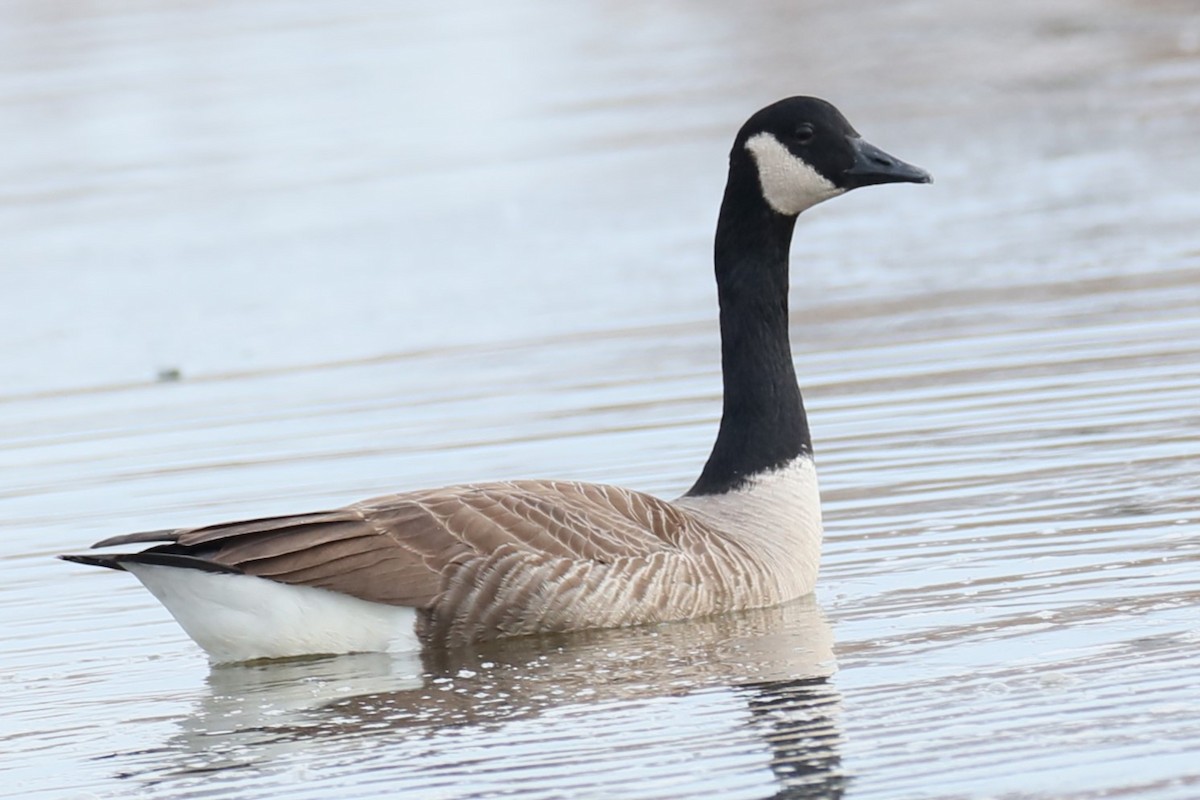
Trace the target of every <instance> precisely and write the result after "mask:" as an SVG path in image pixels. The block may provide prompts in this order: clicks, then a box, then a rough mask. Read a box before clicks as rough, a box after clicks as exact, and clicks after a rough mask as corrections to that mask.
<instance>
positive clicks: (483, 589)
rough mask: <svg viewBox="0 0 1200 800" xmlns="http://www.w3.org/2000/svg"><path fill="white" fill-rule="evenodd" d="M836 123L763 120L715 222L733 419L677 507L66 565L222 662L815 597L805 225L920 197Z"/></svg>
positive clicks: (484, 512)
mask: <svg viewBox="0 0 1200 800" xmlns="http://www.w3.org/2000/svg"><path fill="white" fill-rule="evenodd" d="M928 181H929V177H928V175H927V174H926V173H924V172H923V171H921V170H919V169H917V168H916V167H912V166H910V165H908V164H905V163H904V162H901V161H899V160H897V159H895V158H893V157H891V156H889V155H887V154H886V153H884V152H883V151H881V150H878V149H877V148H875V147H873V146H871V145H869V144H867V143H866V142H864V141H863V140H862V139H861V138H860V137H859V136H858V134H857V133H856V132H855V131H854V129H853V128H852V127H851V126H850V124H849V123H848V122H846V120H845V118H844V117H842V115H841V114H840V113H839V112H838V111H837V110H836V109H835V108H834V107H833V106H831V105H829V104H828V103H826V102H824V101H822V100H818V99H815V98H807V97H793V98H788V99H786V100H781V101H779V102H777V103H775V104H772V105H770V106H768V107H766V108H764V109H762V110H761V111H759V112H758V113H756V114H755V115H753V116H752V117H751V118H750V119H749V120H748V121H747V122H746V124H745V125H744V126H743V127H742V129H741V130H740V131H739V133H738V135H737V137H736V139H735V140H734V145H733V149H732V151H731V154H730V167H729V179H728V182H727V184H726V189H725V197H724V200H723V202H722V205H721V213H720V216H719V220H718V224H717V233H716V244H715V266H716V277H717V285H718V296H719V300H720V307H721V342H722V348H721V358H722V372H723V377H724V400H723V409H722V417H721V424H720V429H719V431H718V434H717V440H716V443H715V445H714V446H713V450H712V454H711V455H710V456H709V459H708V461H707V463H706V464H705V466H704V469H703V471H702V472H701V474H700V477H699V479H698V480H697V481H696V483H695V485H693V487H692V488H691V489H690V490H689V491H688V492H687V494H685V495H684V496H683V497H680V498H678V499H677V500H675V501H672V502H669V501H666V500H662V499H659V498H657V497H653V496H651V495H648V494H644V493H641V492H636V491H632V490H629V489H623V488H617V487H613V486H604V485H597V484H588V483H578V482H570V481H549V480H521V481H510V482H494V483H480V484H467V485H461V486H451V487H445V488H439V489H427V490H419V491H412V492H404V493H400V494H393V495H387V496H384V497H378V498H374V499H371V500H366V501H363V502H360V503H355V504H354V505H350V506H347V507H344V508H341V509H336V510H333V511H326V512H317V513H307V514H297V515H293V516H283V517H273V518H268V519H259V520H250V521H244V522H233V523H226V524H219V525H210V526H205V527H199V528H186V529H180V530H168V531H152V532H148V533H135V534H128V535H125V536H117V537H114V538H111V539H106V540H105V541H102V542H99V543H97V544H96V545H94V547H96V548H107V547H112V546H128V545H133V544H149V545H151V546H150V547H149V548H147V549H143V550H136V551H133V552H122V553H115V554H114V553H86V554H79V555H68V556H63V558H65V559H67V560H70V561H75V562H78V563H84V564H91V565H96V566H103V567H110V568H113V569H118V570H125V571H128V572H131V573H133V574H134V576H135V577H137V578H138V579H139V580H141V582H142V583H143V584H144V585H145V586H146V587H147V588H148V589H149V590H150V591H151V592H152V593H153V594H154V595H155V597H157V598H158V599H159V600H160V601H161V602H162V603H163V605H164V606H166V608H167V609H168V610H169V611H170V612H171V614H172V615H173V616H174V617H175V618H176V620H178V621H179V623H180V624H181V625H182V627H183V628H184V630H185V631H186V632H187V633H188V634H189V635H190V636H191V637H192V638H193V639H194V640H195V641H196V642H197V643H198V644H199V645H200V646H201V647H203V648H204V649H205V651H207V652H208V654H209V656H210V658H211V659H212V660H213V661H216V662H227V661H245V660H252V659H259V658H278V657H287V656H298V655H309V654H325V653H342V652H356V651H376V650H388V649H393V650H415V649H419V648H421V647H429V646H450V647H454V646H462V645H467V644H470V643H472V642H478V641H482V640H487V639H494V638H499V637H504V636H516V635H522V634H531V633H547V632H561V631H572V630H580V629H584V628H595V627H614V626H621V625H636V624H645V623H651V622H661V621H668V620H679V619H688V618H694V617H701V616H707V615H711V614H717V613H722V612H728V611H734V610H741V609H747V608H758V607H765V606H770V605H775V604H778V603H782V602H786V601H788V600H791V599H793V598H796V597H800V596H802V595H804V594H807V593H809V592H811V591H812V589H813V587H814V584H815V582H816V577H817V570H818V565H819V561H820V547H821V512H820V500H819V496H818V491H817V477H816V470H815V468H814V465H813V461H812V444H811V439H810V437H809V430H808V423H807V419H806V417H805V413H804V406H803V403H802V400H801V397H800V390H799V387H798V386H797V383H796V376H795V372H794V368H793V366H792V358H791V349H790V344H789V340H788V312H787V295H788V250H789V248H790V245H791V237H792V231H793V228H794V224H795V220H796V216H797V215H798V214H799V213H800V212H802V211H804V210H805V209H806V208H809V207H810V206H812V205H814V204H816V203H818V202H821V201H822V200H826V199H829V198H830V197H834V196H836V195H838V194H841V193H843V192H845V191H847V190H849V189H853V188H856V187H857V186H864V185H870V184H877V183H890V182H914V183H924V182H928Z"/></svg>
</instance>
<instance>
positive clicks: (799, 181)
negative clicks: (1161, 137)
mask: <svg viewBox="0 0 1200 800" xmlns="http://www.w3.org/2000/svg"><path fill="white" fill-rule="evenodd" d="M730 161H731V166H732V167H733V168H734V169H737V168H738V167H739V166H740V167H743V168H750V167H752V168H753V171H754V172H755V173H757V175H758V183H759V188H760V189H761V191H762V197H763V199H764V200H765V201H766V203H767V205H768V206H769V207H770V208H771V210H772V211H774V212H775V213H777V214H781V215H783V216H787V217H794V216H796V215H797V214H799V213H800V212H801V211H804V210H805V209H807V208H810V207H812V206H814V205H816V204H817V203H820V202H822V201H823V200H828V199H829V198H831V197H837V196H838V195H840V194H844V193H845V192H848V191H850V190H851V189H856V188H858V187H860V186H871V185H873V184H879V183H930V182H931V181H932V178H930V176H929V173H928V172H926V171H925V170H923V169H921V168H919V167H914V166H913V165H912V164H906V163H905V162H903V161H901V160H900V159H898V158H896V157H895V156H892V155H889V154H887V153H885V152H884V151H883V150H880V149H879V148H878V147H876V146H874V145H873V144H870V143H869V142H867V141H865V140H864V139H863V138H862V137H861V136H859V135H858V131H856V130H854V127H853V126H852V125H851V124H850V123H849V122H847V121H846V118H845V117H843V116H842V114H841V112H840V111H838V110H837V109H836V108H834V107H833V106H832V105H830V104H829V103H827V102H825V101H824V100H820V99H818V98H816V97H789V98H787V99H784V100H780V101H778V102H776V103H772V104H771V105H769V106H767V107H766V108H764V109H762V110H761V111H759V112H757V113H756V114H754V116H752V117H750V119H749V120H747V121H746V124H745V125H743V126H742V129H741V130H740V131H739V132H738V135H737V138H736V139H735V140H734V145H733V151H732V153H731V155H730ZM747 162H748V163H747Z"/></svg>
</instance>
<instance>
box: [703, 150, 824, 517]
mask: <svg viewBox="0 0 1200 800" xmlns="http://www.w3.org/2000/svg"><path fill="white" fill-rule="evenodd" d="M733 158H734V161H733V162H732V163H731V165H730V172H729V182H728V184H727V185H726V187H725V198H724V200H723V202H722V203H721V215H720V218H719V219H718V221H717V236H716V249H715V263H716V274H717V296H718V299H719V301H720V304H721V372H722V376H723V379H724V387H725V395H724V406H723V409H722V412H721V427H720V430H719V431H718V433H717V441H716V444H714V445H713V449H712V454H711V455H709V457H708V462H707V463H706V464H705V465H704V471H703V472H701V473H700V478H699V479H698V480H697V481H696V484H695V485H694V486H693V487H692V488H691V490H690V491H689V492H688V494H689V495H706V494H720V493H723V492H727V491H731V490H733V489H737V488H738V487H739V486H741V485H743V484H744V483H745V482H746V480H747V479H749V478H750V477H751V476H753V475H755V474H758V473H760V472H764V471H766V470H770V469H773V468H776V467H779V466H782V465H783V464H785V463H787V462H789V461H791V460H793V459H795V458H796V457H797V456H799V455H801V454H804V453H808V454H811V453H812V439H811V438H810V436H809V432H808V418H807V417H806V416H805V414H804V404H803V402H802V401H801V399H800V387H799V386H797V385H796V371H795V368H794V367H793V365H792V349H791V345H790V343H789V341H788V250H789V249H790V247H791V243H792V230H793V228H794V227H795V222H796V218H795V217H794V216H785V215H783V214H779V213H777V212H775V211H773V210H772V209H771V208H770V207H769V206H768V205H767V203H766V201H765V200H764V199H763V197H762V193H761V190H760V189H759V184H758V175H757V172H756V170H755V168H754V166H753V164H752V163H751V162H750V158H749V155H748V154H745V153H744V151H743V153H737V152H736V151H735V154H734V156H733ZM739 161H740V162H741V163H739Z"/></svg>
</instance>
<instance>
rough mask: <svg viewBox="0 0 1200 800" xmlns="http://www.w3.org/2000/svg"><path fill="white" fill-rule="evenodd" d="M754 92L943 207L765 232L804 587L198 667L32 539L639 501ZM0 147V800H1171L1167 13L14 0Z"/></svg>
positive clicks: (1188, 392)
mask: <svg viewBox="0 0 1200 800" xmlns="http://www.w3.org/2000/svg"><path fill="white" fill-rule="evenodd" d="M794 93H811V94H819V95H823V96H826V97H829V98H830V99H832V100H834V101H835V102H836V103H838V104H839V105H840V106H841V107H842V108H843V109H844V110H845V111H846V113H847V114H848V116H849V117H850V118H851V120H852V121H853V122H854V123H855V124H856V125H857V127H858V128H859V129H860V130H861V131H863V133H864V134H865V135H866V137H867V138H868V139H870V140H872V141H874V142H875V143H877V144H879V145H881V146H883V147H885V148H886V149H888V150H891V151H892V152H895V153H896V154H897V155H899V156H901V157H902V158H906V159H909V160H911V161H913V162H914V163H917V164H920V165H922V166H924V167H927V168H928V169H930V170H931V171H932V172H933V173H934V175H935V176H936V179H937V183H935V184H934V185H933V186H931V187H886V188H881V189H875V190H870V191H864V192H860V193H856V194H854V195H851V196H849V197H846V198H843V199H839V200H837V201H835V202H832V203H829V204H827V205H826V206H823V207H821V208H819V209H817V210H814V211H813V212H811V213H810V214H808V215H806V216H805V218H804V219H802V220H801V223H800V227H799V228H798V230H797V236H796V246H795V251H794V263H793V277H792V283H793V292H792V308H793V337H794V339H795V355H796V362H797V371H798V372H799V373H800V375H801V376H802V378H801V379H802V383H803V386H804V388H805V392H806V397H807V399H808V405H809V408H810V414H811V418H812V425H813V430H814V436H815V438H816V442H817V448H818V456H819V466H820V469H821V474H822V480H823V489H824V497H825V513H826V520H827V530H828V535H827V543H826V548H825V567H824V572H823V576H822V580H821V584H820V587H819V589H818V591H817V593H816V597H815V601H805V602H800V603H796V604H793V605H791V606H788V607H785V608H782V609H773V610H768V611H763V612H758V613H755V614H747V615H743V616H731V617H726V618H721V619H716V620H706V621H701V622H696V623H684V624H677V625H668V626H662V627H660V628H649V629H636V630H625V631H605V632H598V633H595V634H591V635H587V636H581V637H570V638H561V639H548V640H540V639H535V640H523V641H519V642H510V643H507V644H503V645H501V646H497V647H495V648H492V649H491V650H488V651H483V652H480V653H475V654H471V655H461V656H439V657H427V658H426V659H425V660H424V661H421V660H419V659H417V658H415V657H408V658H405V657H385V656H357V657H346V658H338V659H327V660H323V661H316V662H308V663H288V664H275V665H269V666H257V667H232V668H221V669H210V668H209V667H208V666H207V664H206V662H205V660H204V658H203V656H202V655H201V654H200V652H199V651H198V650H197V649H196V648H195V647H194V646H193V645H192V644H191V643H190V642H189V641H188V640H187V639H186V638H185V637H184V635H183V634H182V632H181V631H180V630H179V629H178V628H177V627H176V626H175V624H174V623H173V622H172V621H171V620H170V619H169V618H168V617H167V615H166V613H165V612H164V611H162V610H161V609H160V607H159V606H158V605H157V604H156V603H155V602H154V601H153V600H152V599H151V598H150V596H149V595H148V594H147V593H145V592H144V590H142V589H141V588H140V587H139V586H137V585H136V584H135V582H134V581H132V580H131V579H128V578H127V576H120V575H114V574H111V573H107V572H101V571H98V570H88V569H85V568H82V567H78V566H73V565H68V564H64V563H61V562H57V561H54V560H53V559H52V556H53V555H54V554H56V553H60V552H66V551H72V550H77V549H79V548H80V547H81V546H82V545H85V544H87V543H90V542H92V541H94V540H96V539H98V538H101V537H104V536H107V535H110V534H114V533H118V532H123V531H126V530H137V529H144V528H162V527H169V526H175V525H183V524H189V523H200V522H207V521H216V520H223V519H229V518H237V517H241V516H249V515H256V514H270V513H282V512H292V511H301V510H308V509H313V508H320V507H324V506H328V505H331V504H340V503H344V502H350V501H353V500H356V499H358V498H360V497H364V496H369V495H372V494H377V493H381V492H386V491H390V490H395V489H406V488H416V487H420V486H427V485H435V484H439V483H445V482H452V481H464V480H474V479H484V478H493V477H513V476H519V475H520V476H555V477H570V478H581V479H588V480H599V481H607V482H615V483H621V484H625V485H630V486H634V487H638V488H643V489H648V490H651V491H654V492H658V493H662V494H665V495H673V494H677V493H679V492H681V491H683V490H684V489H685V488H686V487H687V486H688V485H689V484H690V482H691V481H692V480H693V479H694V477H695V475H696V473H697V471H698V468H699V466H700V464H701V463H702V461H703V458H704V457H705V455H706V454H707V450H708V447H709V445H710V443H711V439H712V437H713V435H714V431H715V423H716V417H717V414H718V411H719V402H718V393H719V385H720V384H719V373H718V368H717V347H718V342H717V338H716V326H715V289H714V287H713V285H712V281H711V273H710V261H709V259H710V256H709V249H710V241H711V230H712V227H713V222H714V220H715V215H716V209H717V204H718V202H719V199H720V191H721V188H722V181H723V177H724V158H725V154H726V152H727V149H728V144H729V141H730V140H731V137H732V134H733V132H734V131H735V130H736V129H737V127H738V125H739V124H740V123H741V121H742V120H743V119H744V118H745V116H746V115H747V114H748V113H749V112H751V111H753V110H754V109H755V108H757V107H759V106H761V105H763V104H765V103H766V102H769V101H771V100H773V99H776V98H777V97H780V96H784V95H788V94H794ZM0 130H3V132H4V133H3V135H2V146H0V297H2V298H3V300H2V302H3V308H4V312H3V315H2V316H0V510H2V511H0V559H2V560H0V572H2V574H0V625H2V628H0V630H2V631H3V635H2V637H0V794H9V795H12V796H17V797H29V798H92V797H102V798H108V797H127V796H137V797H180V798H182V797H189V798H218V797H227V798H256V797H280V796H286V797H294V798H334V797H338V798H341V797H396V796H405V797H410V796H411V797H420V798H459V797H462V798H465V797H483V796H490V797H491V796H513V797H547V798H549V797H590V796H604V797H611V796H627V797H694V796H696V795H698V794H701V793H703V794H704V795H706V796H711V797H720V798H764V797H789V798H795V797H837V796H846V797H852V798H894V797H928V798H936V797H1099V796H1105V797H1139V798H1141V797H1152V798H1195V797H1197V796H1200V614H1198V610H1200V609H1198V606H1200V465H1198V459H1197V456H1198V452H1200V313H1198V310H1200V225H1198V224H1197V218H1198V217H1200V156H1198V154H1197V144H1196V142H1197V131H1198V130H1200V15H1197V14H1196V13H1195V6H1194V4H1193V3H1192V2H1190V1H1189V2H1184V1H1183V0H1178V1H1167V0H1149V1H1148V0H1125V1H1123V2H1122V1H1120V0H1064V2H1056V3H1052V4H1051V3H1040V2H1034V1H1033V0H1014V2H1007V3H1003V4H987V5H985V4H962V3H960V4H950V3H940V2H932V1H931V0H912V1H910V2H882V0H875V1H873V2H868V1H867V0H863V1H862V2H848V3H844V2H814V3H803V4H793V3H758V4H744V3H724V2H715V1H714V2H699V3H697V2H654V3H636V4H633V3H619V2H596V3H588V4H566V3H563V4H554V5H551V4H543V3H532V2H516V3H505V4H488V3H481V2H475V3H471V2H468V3H461V4H417V3H382V2H376V3H371V2H363V3H355V4H343V3H335V2H331V1H329V0H310V1H308V2H291V0H289V2H282V0H256V1H254V2H244V3H233V2H228V3H224V2H219V3H141V2H118V3H108V4H92V3H77V2H62V3H52V4H51V3H44V2H41V0H11V1H10V2H6V3H4V4H2V5H0ZM173 370H175V371H178V374H179V375H180V376H181V379H180V380H177V381H170V380H167V381H160V380H158V379H157V377H158V376H159V375H160V374H161V375H163V376H166V377H170V375H171V373H172V371H173Z"/></svg>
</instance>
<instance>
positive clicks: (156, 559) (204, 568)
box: [59, 549, 245, 575]
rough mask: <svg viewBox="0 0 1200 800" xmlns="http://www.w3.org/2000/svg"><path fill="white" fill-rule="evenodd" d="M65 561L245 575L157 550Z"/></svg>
mask: <svg viewBox="0 0 1200 800" xmlns="http://www.w3.org/2000/svg"><path fill="white" fill-rule="evenodd" d="M59 558H61V559H62V560H63V561H72V562H74V563H76V564H87V565H88V566H92V567H107V568H108V569H119V570H124V569H125V564H153V565H155V566H160V567H176V568H178V569H195V570H199V571H201V572H218V573H225V574H230V575H243V574H245V573H243V572H242V571H241V570H240V569H237V568H236V567H228V566H225V565H224V564H217V563H215V562H212V561H208V560H206V559H203V558H197V557H196V556H189V555H183V554H181V553H172V552H167V551H161V550H157V549H151V550H144V551H142V552H141V553H113V554H111V555H92V554H90V553H84V554H75V553H72V554H69V555H62V556H59Z"/></svg>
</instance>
